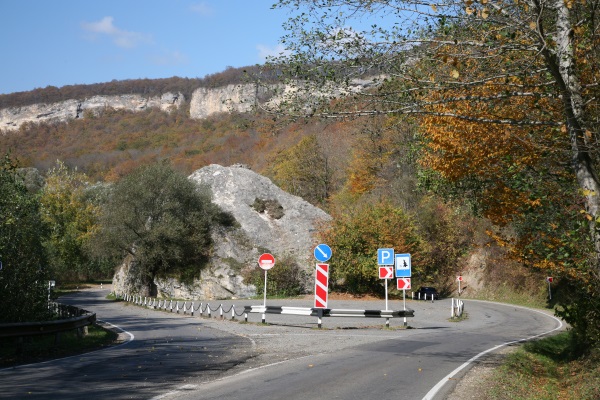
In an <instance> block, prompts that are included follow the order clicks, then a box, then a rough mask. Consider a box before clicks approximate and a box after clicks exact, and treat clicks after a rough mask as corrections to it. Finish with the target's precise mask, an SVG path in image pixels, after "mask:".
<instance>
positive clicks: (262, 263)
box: [258, 253, 275, 324]
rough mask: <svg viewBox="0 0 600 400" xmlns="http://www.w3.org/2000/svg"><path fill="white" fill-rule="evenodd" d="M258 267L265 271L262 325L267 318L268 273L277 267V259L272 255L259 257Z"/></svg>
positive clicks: (266, 254) (267, 254)
mask: <svg viewBox="0 0 600 400" xmlns="http://www.w3.org/2000/svg"><path fill="white" fill-rule="evenodd" d="M258 266H259V267H261V268H262V269H264V270H265V290H264V292H263V294H264V299H263V308H264V311H263V315H262V323H263V324H264V323H265V320H266V317H265V313H266V311H267V271H268V270H270V269H271V268H273V267H274V266H275V257H273V255H272V254H269V253H264V254H262V255H261V256H260V257H258Z"/></svg>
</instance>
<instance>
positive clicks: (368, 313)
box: [244, 306, 415, 319]
mask: <svg viewBox="0 0 600 400" xmlns="http://www.w3.org/2000/svg"><path fill="white" fill-rule="evenodd" d="M244 312H245V313H263V314H290V315H306V316H311V317H354V318H357V317H358V318H361V317H364V318H399V317H414V316H415V311H414V310H396V311H394V310H352V309H335V308H333V309H332V308H309V307H279V306H266V307H265V306H244ZM246 319H247V317H246Z"/></svg>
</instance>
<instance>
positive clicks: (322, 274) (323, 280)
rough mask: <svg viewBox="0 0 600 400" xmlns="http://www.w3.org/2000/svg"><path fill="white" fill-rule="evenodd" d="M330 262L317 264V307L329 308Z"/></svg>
mask: <svg viewBox="0 0 600 400" xmlns="http://www.w3.org/2000/svg"><path fill="white" fill-rule="evenodd" d="M328 291H329V264H317V269H316V271H315V308H327V294H328Z"/></svg>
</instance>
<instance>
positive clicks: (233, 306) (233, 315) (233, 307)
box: [231, 304, 235, 321]
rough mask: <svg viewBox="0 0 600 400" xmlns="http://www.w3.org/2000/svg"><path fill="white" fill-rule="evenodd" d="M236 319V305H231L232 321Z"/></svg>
mask: <svg viewBox="0 0 600 400" xmlns="http://www.w3.org/2000/svg"><path fill="white" fill-rule="evenodd" d="M234 319H235V304H232V305H231V320H232V321H233V320H234Z"/></svg>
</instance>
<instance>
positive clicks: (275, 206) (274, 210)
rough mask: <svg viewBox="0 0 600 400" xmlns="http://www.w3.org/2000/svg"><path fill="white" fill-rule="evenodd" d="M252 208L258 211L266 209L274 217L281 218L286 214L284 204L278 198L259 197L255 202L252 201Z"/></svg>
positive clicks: (261, 211)
mask: <svg viewBox="0 0 600 400" xmlns="http://www.w3.org/2000/svg"><path fill="white" fill-rule="evenodd" d="M252 208H254V209H255V210H256V212H258V213H263V212H265V211H266V212H267V213H268V214H269V216H270V217H271V218H273V219H280V218H282V217H283V216H284V215H285V214H284V211H283V207H282V205H281V204H279V202H278V201H277V200H271V199H269V200H264V199H259V198H258V197H257V198H256V199H254V203H252Z"/></svg>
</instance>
